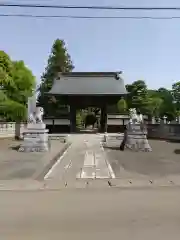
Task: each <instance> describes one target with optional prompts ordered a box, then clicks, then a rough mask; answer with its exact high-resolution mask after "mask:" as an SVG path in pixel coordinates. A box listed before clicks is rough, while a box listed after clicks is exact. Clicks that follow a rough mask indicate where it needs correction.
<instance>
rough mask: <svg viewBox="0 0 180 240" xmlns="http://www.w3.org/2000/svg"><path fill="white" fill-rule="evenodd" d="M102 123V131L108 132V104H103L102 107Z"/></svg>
mask: <svg viewBox="0 0 180 240" xmlns="http://www.w3.org/2000/svg"><path fill="white" fill-rule="evenodd" d="M100 123H101V128H100V129H101V130H100V131H101V132H102V133H104V132H107V106H106V105H105V106H103V107H102V108H101V117H100Z"/></svg>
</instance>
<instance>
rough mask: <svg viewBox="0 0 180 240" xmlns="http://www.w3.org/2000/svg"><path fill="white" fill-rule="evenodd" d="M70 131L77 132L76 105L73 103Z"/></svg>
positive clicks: (71, 106)
mask: <svg viewBox="0 0 180 240" xmlns="http://www.w3.org/2000/svg"><path fill="white" fill-rule="evenodd" d="M70 132H76V107H75V106H74V104H73V103H71V105H70Z"/></svg>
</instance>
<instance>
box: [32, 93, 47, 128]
mask: <svg viewBox="0 0 180 240" xmlns="http://www.w3.org/2000/svg"><path fill="white" fill-rule="evenodd" d="M43 115H44V109H43V108H42V107H36V97H35V96H33V97H30V98H29V99H28V123H33V124H35V123H43Z"/></svg>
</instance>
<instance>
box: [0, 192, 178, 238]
mask: <svg viewBox="0 0 180 240" xmlns="http://www.w3.org/2000/svg"><path fill="white" fill-rule="evenodd" d="M179 203H180V189H179V188H157V189H148V190H146V189H126V190H125V189H124V190H123V189H121V190H120V189H112V188H110V189H105V190H103V189H98V190H95V189H88V190H82V189H79V190H78V189H76V190H75V189H74V190H70V191H43V192H42V191H37V192H11V191H10V192H0V236H1V238H2V239H5V240H6V239H8V240H15V239H18V240H49V239H52V240H53V239H66V240H70V239H74V240H76V239H78V240H81V239H83V240H84V239H87V240H88V239H94V240H96V239H98V240H99V239H104V240H106V239H123V240H132V239H133V240H144V239H146V240H152V239H154V240H161V239H163V240H169V239H172V240H179V236H180V228H179V226H180V211H179V210H180V206H179Z"/></svg>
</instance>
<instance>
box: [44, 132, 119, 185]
mask: <svg viewBox="0 0 180 240" xmlns="http://www.w3.org/2000/svg"><path fill="white" fill-rule="evenodd" d="M101 140H102V136H101V135H95V134H89V135H88V134H83V135H74V136H73V135H72V136H71V141H72V145H71V146H70V148H69V149H68V150H67V152H66V153H65V154H64V155H63V156H62V157H61V158H60V159H59V161H58V162H57V163H56V164H55V166H54V167H53V168H52V169H51V170H50V172H49V173H48V174H47V175H46V176H45V179H61V180H62V179H63V180H66V181H71V180H73V179H74V180H75V179H106V178H115V175H114V172H113V171H112V168H111V165H110V164H109V161H108V159H107V156H106V153H105V151H104V148H103V146H102V143H101Z"/></svg>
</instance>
